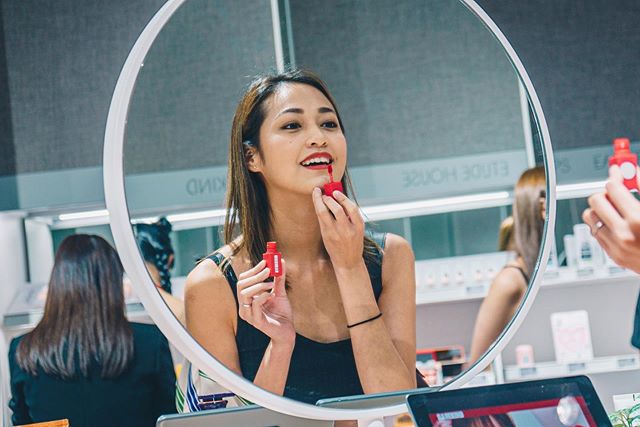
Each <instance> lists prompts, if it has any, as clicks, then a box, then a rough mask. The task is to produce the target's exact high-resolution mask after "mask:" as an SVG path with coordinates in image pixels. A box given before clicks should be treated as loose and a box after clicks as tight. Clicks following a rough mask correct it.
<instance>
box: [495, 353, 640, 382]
mask: <svg viewBox="0 0 640 427" xmlns="http://www.w3.org/2000/svg"><path fill="white" fill-rule="evenodd" d="M638 369H640V357H639V356H638V355H637V354H627V355H622V356H609V357H597V358H594V359H593V360H589V361H584V362H574V363H556V362H543V363H536V364H534V365H533V366H531V367H519V366H516V365H509V366H506V367H505V370H504V371H505V380H506V381H507V382H508V381H523V380H535V379H542V378H554V377H565V376H569V375H588V374H601V373H610V372H623V371H633V370H638Z"/></svg>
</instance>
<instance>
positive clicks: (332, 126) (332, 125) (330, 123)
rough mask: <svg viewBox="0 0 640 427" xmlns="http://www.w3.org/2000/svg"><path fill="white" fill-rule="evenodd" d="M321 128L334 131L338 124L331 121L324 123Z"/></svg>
mask: <svg viewBox="0 0 640 427" xmlns="http://www.w3.org/2000/svg"><path fill="white" fill-rule="evenodd" d="M322 126H323V127H326V128H330V129H335V128H337V127H338V123H337V122H334V121H333V120H329V121H328V122H324V123H323V124H322Z"/></svg>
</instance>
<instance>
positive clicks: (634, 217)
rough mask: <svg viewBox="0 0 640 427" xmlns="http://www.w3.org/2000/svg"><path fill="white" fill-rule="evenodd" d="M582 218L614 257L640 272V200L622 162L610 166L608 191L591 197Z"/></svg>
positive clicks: (620, 263) (622, 263)
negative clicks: (628, 182)
mask: <svg viewBox="0 0 640 427" xmlns="http://www.w3.org/2000/svg"><path fill="white" fill-rule="evenodd" d="M636 176H637V174H636ZM582 219H583V221H584V222H585V223H586V224H588V225H589V226H590V227H591V232H592V234H593V235H594V237H595V238H596V239H597V240H598V243H600V245H601V246H602V248H603V249H604V250H605V252H607V254H608V255H609V256H610V257H611V259H613V261H615V262H616V263H617V264H618V265H620V266H621V267H624V268H628V269H630V270H633V271H634V272H636V273H640V202H639V201H638V200H636V198H635V197H634V195H633V194H632V193H631V192H630V191H629V190H628V189H627V187H626V186H625V184H624V177H623V175H622V172H621V171H620V168H619V167H618V166H616V165H614V166H611V167H610V168H609V181H608V182H607V185H606V187H605V191H604V192H601V193H596V194H594V195H592V196H591V197H589V208H587V209H585V211H584V212H583V213H582Z"/></svg>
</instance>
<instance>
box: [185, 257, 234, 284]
mask: <svg viewBox="0 0 640 427" xmlns="http://www.w3.org/2000/svg"><path fill="white" fill-rule="evenodd" d="M232 253H233V250H232V248H231V246H230V245H226V246H223V247H221V248H220V249H217V250H216V251H214V252H213V253H212V254H211V255H209V256H207V257H206V258H204V259H202V260H201V261H200V262H199V263H198V264H196V266H195V267H194V268H193V270H191V271H190V272H189V274H188V275H187V281H186V282H185V294H186V293H187V292H189V291H190V290H191V291H193V290H197V289H200V288H202V287H209V286H210V285H215V284H216V283H222V282H226V277H225V275H224V273H223V272H222V269H221V265H222V264H220V265H218V263H216V262H215V261H214V260H213V259H212V257H214V256H217V257H218V259H219V260H220V262H221V263H224V262H229V260H230V259H231V258H232Z"/></svg>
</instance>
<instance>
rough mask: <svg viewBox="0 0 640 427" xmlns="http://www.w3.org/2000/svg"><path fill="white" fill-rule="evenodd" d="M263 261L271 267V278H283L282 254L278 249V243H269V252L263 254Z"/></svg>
mask: <svg viewBox="0 0 640 427" xmlns="http://www.w3.org/2000/svg"><path fill="white" fill-rule="evenodd" d="M262 259H263V260H265V261H266V262H267V267H269V277H280V276H282V254H281V253H280V252H278V249H277V248H276V242H267V252H265V253H263V254H262Z"/></svg>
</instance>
